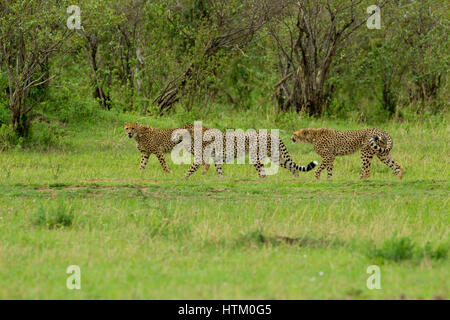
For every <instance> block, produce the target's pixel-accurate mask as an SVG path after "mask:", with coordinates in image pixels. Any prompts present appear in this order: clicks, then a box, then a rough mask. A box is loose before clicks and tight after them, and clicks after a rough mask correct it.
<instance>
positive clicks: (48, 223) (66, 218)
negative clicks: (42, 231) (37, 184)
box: [33, 202, 75, 229]
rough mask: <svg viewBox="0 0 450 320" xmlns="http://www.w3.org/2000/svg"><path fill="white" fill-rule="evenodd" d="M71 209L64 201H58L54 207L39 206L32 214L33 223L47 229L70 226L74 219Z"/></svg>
mask: <svg viewBox="0 0 450 320" xmlns="http://www.w3.org/2000/svg"><path fill="white" fill-rule="evenodd" d="M73 211H74V210H73V208H72V207H67V206H66V205H65V204H64V202H58V204H57V205H56V206H54V207H48V208H44V207H40V208H39V209H38V210H37V211H36V212H35V214H34V219H33V223H34V225H36V226H42V227H47V228H48V229H57V228H64V227H66V228H67V227H71V226H72V225H73V223H74V219H75V215H74V213H73Z"/></svg>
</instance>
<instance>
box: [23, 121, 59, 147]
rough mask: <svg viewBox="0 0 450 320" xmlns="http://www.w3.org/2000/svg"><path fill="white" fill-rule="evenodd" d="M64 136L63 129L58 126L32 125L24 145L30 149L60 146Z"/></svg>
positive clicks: (41, 123)
mask: <svg viewBox="0 0 450 320" xmlns="http://www.w3.org/2000/svg"><path fill="white" fill-rule="evenodd" d="M64 135H65V131H64V129H63V128H61V126H60V125H58V124H54V123H46V122H37V123H33V124H32V127H31V135H30V137H29V138H28V139H27V140H26V143H27V146H29V147H32V148H41V149H46V148H49V147H55V146H59V145H61V144H62V138H63V137H64Z"/></svg>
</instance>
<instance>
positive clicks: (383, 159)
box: [377, 154, 403, 180]
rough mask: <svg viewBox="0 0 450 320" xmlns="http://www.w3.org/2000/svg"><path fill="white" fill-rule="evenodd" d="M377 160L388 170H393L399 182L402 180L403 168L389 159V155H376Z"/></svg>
mask: <svg viewBox="0 0 450 320" xmlns="http://www.w3.org/2000/svg"><path fill="white" fill-rule="evenodd" d="M377 157H378V159H380V161H381V162H383V163H384V164H385V165H387V166H388V167H389V168H391V169H392V170H394V173H395V175H396V176H397V177H398V178H399V179H400V180H401V179H402V178H403V168H402V167H401V166H400V165H399V164H398V163H397V162H396V161H395V160H394V159H393V158H392V157H391V155H389V154H386V155H378V154H377Z"/></svg>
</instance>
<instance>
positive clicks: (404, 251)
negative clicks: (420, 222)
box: [367, 237, 449, 263]
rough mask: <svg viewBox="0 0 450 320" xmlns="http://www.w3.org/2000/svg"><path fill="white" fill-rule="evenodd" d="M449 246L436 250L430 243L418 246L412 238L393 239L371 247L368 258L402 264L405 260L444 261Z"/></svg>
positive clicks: (444, 245)
mask: <svg viewBox="0 0 450 320" xmlns="http://www.w3.org/2000/svg"><path fill="white" fill-rule="evenodd" d="M448 250H449V248H448V245H447V244H440V245H438V246H437V247H436V248H433V246H432V245H431V244H430V243H429V242H428V243H427V244H426V245H425V246H424V247H419V246H417V245H416V244H415V243H414V242H413V241H412V240H411V239H410V238H407V237H402V238H396V237H392V238H391V239H389V240H386V241H385V242H384V243H383V244H381V245H380V246H378V247H377V246H370V247H369V249H368V250H367V256H368V257H369V258H371V259H375V260H379V261H380V262H381V263H383V262H384V261H394V262H400V261H404V260H416V261H418V260H421V259H423V258H425V257H428V258H430V259H433V260H443V259H446V258H447V255H448Z"/></svg>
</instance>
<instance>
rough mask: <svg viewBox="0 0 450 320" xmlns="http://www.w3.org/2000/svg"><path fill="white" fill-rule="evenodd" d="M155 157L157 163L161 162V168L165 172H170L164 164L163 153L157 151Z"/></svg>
mask: <svg viewBox="0 0 450 320" xmlns="http://www.w3.org/2000/svg"><path fill="white" fill-rule="evenodd" d="M156 157H157V158H158V160H159V163H160V164H161V167H162V168H163V170H164V171H165V172H168V173H172V171H170V169H169V167H168V166H167V164H166V159H164V155H163V154H162V153H158V154H156Z"/></svg>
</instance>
